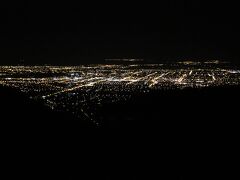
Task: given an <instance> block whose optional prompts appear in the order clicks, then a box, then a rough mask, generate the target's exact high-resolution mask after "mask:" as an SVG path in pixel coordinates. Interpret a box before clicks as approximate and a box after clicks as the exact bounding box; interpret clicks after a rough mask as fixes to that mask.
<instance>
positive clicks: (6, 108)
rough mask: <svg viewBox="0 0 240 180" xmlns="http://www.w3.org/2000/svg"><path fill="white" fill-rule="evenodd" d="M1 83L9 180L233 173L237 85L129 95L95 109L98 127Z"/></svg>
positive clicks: (195, 176)
mask: <svg viewBox="0 0 240 180" xmlns="http://www.w3.org/2000/svg"><path fill="white" fill-rule="evenodd" d="M0 90H1V91H0V98H1V101H0V105H1V107H0V108H1V129H2V133H3V136H2V137H3V142H4V143H3V150H4V153H3V159H4V161H3V162H4V169H3V170H4V171H5V172H6V175H7V176H8V177H9V179H13V178H24V179H226V178H227V179H229V178H231V177H233V176H235V175H237V173H236V172H237V169H236V166H235V165H234V164H235V163H234V162H237V161H238V155H237V153H236V152H238V149H237V144H238V143H237V141H236V138H237V137H238V136H237V134H238V129H239V126H238V111H239V105H238V102H239V100H240V94H239V92H240V91H239V90H240V88H239V87H221V88H206V89H194V90H193V89H186V90H169V91H156V92H152V93H151V94H134V95H133V98H132V99H131V100H130V101H128V102H122V103H118V104H109V105H108V104H107V105H105V106H103V107H102V108H101V109H99V112H98V113H99V114H100V115H101V116H100V120H101V122H102V126H101V127H100V128H99V127H98V128H95V127H94V126H93V124H91V123H90V122H86V121H81V120H77V119H75V118H74V117H73V116H71V115H70V114H68V113H62V112H52V111H51V110H49V109H48V108H47V107H45V106H43V105H42V104H41V103H40V102H34V101H32V100H29V99H28V98H27V97H25V96H24V95H22V94H19V93H17V92H15V91H13V90H11V89H8V88H1V89H0ZM91 127H93V128H91Z"/></svg>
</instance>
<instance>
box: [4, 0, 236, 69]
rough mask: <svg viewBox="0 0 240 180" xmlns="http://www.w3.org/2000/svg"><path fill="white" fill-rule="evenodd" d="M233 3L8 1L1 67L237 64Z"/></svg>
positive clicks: (181, 0)
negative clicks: (116, 61) (132, 61)
mask: <svg viewBox="0 0 240 180" xmlns="http://www.w3.org/2000/svg"><path fill="white" fill-rule="evenodd" d="M237 7H238V6H237V4H236V3H235V4H234V3H230V2H229V1H226V2H225V3H223V2H215V3H213V2H212V3H209V2H203V1H187V0H185V1H184V0H178V1H177V0H176V1H171V0H169V1H159V2H156V4H150V3H149V4H148V3H146V2H143V3H141V2H134V3H129V2H127V3H126V2H123V1H122V2H116V1H113V2H112V3H109V2H108V3H103V2H98V3H97V2H94V1H91V2H90V1H89V2H88V3H80V1H79V2H78V3H77V2H73V1H65V2H61V1H59V2H57V1H56V2H51V3H50V2H46V3H45V2H43V1H38V2H36V1H34V2H31V1H29V2H27V1H21V2H18V3H5V4H2V5H1V11H0V17H1V19H0V23H1V25H0V27H1V28H0V64H1V65H6V64H13V65H16V64H18V63H19V62H20V61H21V60H22V59H24V63H25V64H26V65H27V64H32V65H43V64H51V65H78V64H83V63H101V62H104V59H109V58H144V59H147V61H148V60H153V61H155V62H162V61H170V60H185V59H187V60H189V59H191V60H205V59H220V60H221V59H222V60H227V61H232V62H238V59H239V56H240V55H239V50H238V47H239V39H240V38H239V32H238V27H237V26H238V23H239V22H238V18H237V17H238V10H237Z"/></svg>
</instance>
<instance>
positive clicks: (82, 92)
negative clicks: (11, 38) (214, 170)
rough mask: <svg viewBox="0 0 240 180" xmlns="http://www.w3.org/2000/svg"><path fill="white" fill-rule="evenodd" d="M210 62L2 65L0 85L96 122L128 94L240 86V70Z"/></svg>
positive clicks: (128, 96)
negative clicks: (104, 107)
mask: <svg viewBox="0 0 240 180" xmlns="http://www.w3.org/2000/svg"><path fill="white" fill-rule="evenodd" d="M212 64H218V62H217V61H213V63H211V64H210V63H205V65H204V67H201V66H198V65H199V63H197V64H196V63H190V62H188V61H187V62H183V63H176V64H172V65H165V64H131V65H87V66H71V67H69V66H67V67H66V66H64V67H63V66H1V67H0V84H1V85H3V86H9V87H12V88H15V89H18V90H20V91H21V92H24V93H27V94H28V95H29V96H30V97H31V98H33V99H41V100H43V101H44V102H45V104H46V105H48V106H49V107H50V108H52V109H54V110H59V111H69V112H71V113H73V114H74V115H75V116H76V117H79V118H82V119H84V118H85V119H88V120H92V121H93V122H94V123H95V124H98V121H97V118H96V116H97V115H96V113H95V112H96V111H97V110H96V109H97V108H98V107H99V106H101V105H102V104H104V103H116V102H119V101H125V100H128V99H129V98H131V95H132V93H133V92H139V93H149V92H151V91H152V90H161V89H173V88H179V89H183V88H203V87H209V86H226V85H239V84H240V70H238V69H232V68H226V67H221V66H216V67H212Z"/></svg>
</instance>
